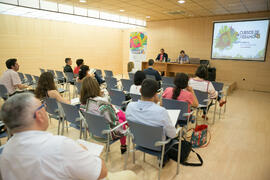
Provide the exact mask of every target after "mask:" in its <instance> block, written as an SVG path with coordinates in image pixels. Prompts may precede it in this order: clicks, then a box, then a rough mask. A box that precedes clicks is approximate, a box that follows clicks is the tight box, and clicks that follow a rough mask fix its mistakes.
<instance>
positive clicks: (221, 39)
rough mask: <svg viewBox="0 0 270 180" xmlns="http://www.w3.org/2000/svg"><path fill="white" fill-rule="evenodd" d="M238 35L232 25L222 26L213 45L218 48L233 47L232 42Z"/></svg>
mask: <svg viewBox="0 0 270 180" xmlns="http://www.w3.org/2000/svg"><path fill="white" fill-rule="evenodd" d="M238 35H239V34H238V32H236V31H235V30H234V29H233V28H232V27H228V26H222V27H221V28H220V30H219V33H218V35H217V38H216V39H215V47H216V48H218V49H220V50H224V49H231V48H232V47H233V43H235V42H236V41H237V40H238Z"/></svg>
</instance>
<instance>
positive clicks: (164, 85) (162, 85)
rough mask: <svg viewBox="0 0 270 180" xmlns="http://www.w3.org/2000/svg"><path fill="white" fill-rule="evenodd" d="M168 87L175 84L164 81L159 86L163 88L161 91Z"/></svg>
mask: <svg viewBox="0 0 270 180" xmlns="http://www.w3.org/2000/svg"><path fill="white" fill-rule="evenodd" d="M168 87H175V85H174V84H166V83H162V84H161V88H162V89H163V91H165V89H167V88H168Z"/></svg>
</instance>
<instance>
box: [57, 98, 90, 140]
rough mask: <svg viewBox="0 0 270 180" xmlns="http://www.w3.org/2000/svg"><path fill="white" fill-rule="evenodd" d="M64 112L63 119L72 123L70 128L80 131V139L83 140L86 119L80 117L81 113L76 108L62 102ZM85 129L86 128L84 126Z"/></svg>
mask: <svg viewBox="0 0 270 180" xmlns="http://www.w3.org/2000/svg"><path fill="white" fill-rule="evenodd" d="M60 104H61V107H62V110H63V119H64V120H66V121H68V122H70V126H71V127H73V128H75V129H77V130H80V139H81V138H82V131H83V129H82V127H83V126H84V125H83V124H84V123H83V122H84V119H83V117H82V116H81V115H80V111H79V109H78V108H77V107H76V106H73V105H70V104H66V103H62V102H60ZM84 127H85V126H84Z"/></svg>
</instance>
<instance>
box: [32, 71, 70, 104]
mask: <svg viewBox="0 0 270 180" xmlns="http://www.w3.org/2000/svg"><path fill="white" fill-rule="evenodd" d="M35 95H36V97H37V98H39V99H40V100H44V99H45V98H48V97H50V98H55V99H56V100H57V101H58V102H63V103H66V104H70V101H69V100H67V99H65V98H63V97H62V96H61V94H60V93H59V92H58V91H57V88H56V86H55V83H54V78H53V75H52V73H50V72H44V73H42V74H41V75H40V77H39V80H38V85H37V87H36V89H35Z"/></svg>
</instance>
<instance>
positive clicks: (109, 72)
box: [104, 70, 113, 77]
mask: <svg viewBox="0 0 270 180" xmlns="http://www.w3.org/2000/svg"><path fill="white" fill-rule="evenodd" d="M104 72H105V77H113V72H112V71H110V70H104Z"/></svg>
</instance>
